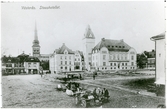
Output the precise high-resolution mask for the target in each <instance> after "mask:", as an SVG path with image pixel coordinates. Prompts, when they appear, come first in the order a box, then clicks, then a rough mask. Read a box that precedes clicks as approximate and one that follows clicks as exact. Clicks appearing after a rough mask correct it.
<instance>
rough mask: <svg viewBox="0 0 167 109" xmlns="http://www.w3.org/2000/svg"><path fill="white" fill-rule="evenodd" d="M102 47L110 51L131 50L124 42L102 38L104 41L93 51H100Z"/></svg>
mask: <svg viewBox="0 0 167 109" xmlns="http://www.w3.org/2000/svg"><path fill="white" fill-rule="evenodd" d="M102 47H106V48H107V49H108V50H109V51H129V49H130V48H131V47H130V46H129V45H128V44H126V43H125V42H124V41H123V40H111V39H105V38H102V40H101V41H100V42H99V43H98V44H97V45H96V46H95V47H94V48H93V50H100V49H101V48H102Z"/></svg>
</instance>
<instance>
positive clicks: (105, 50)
mask: <svg viewBox="0 0 167 109" xmlns="http://www.w3.org/2000/svg"><path fill="white" fill-rule="evenodd" d="M92 66H93V67H95V68H96V69H98V70H131V69H132V70H133V69H136V51H135V49H134V48H132V47H130V46H129V45H128V44H126V43H125V42H124V41H123V40H111V39H105V38H102V39H101V41H100V42H99V43H98V44H97V45H96V46H95V47H94V48H93V49H92Z"/></svg>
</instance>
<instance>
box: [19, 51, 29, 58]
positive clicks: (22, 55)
mask: <svg viewBox="0 0 167 109" xmlns="http://www.w3.org/2000/svg"><path fill="white" fill-rule="evenodd" d="M24 56H25V57H26V56H29V55H27V54H25V53H24V52H23V53H22V54H20V55H18V56H17V57H24Z"/></svg>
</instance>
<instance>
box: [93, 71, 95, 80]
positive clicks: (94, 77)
mask: <svg viewBox="0 0 167 109" xmlns="http://www.w3.org/2000/svg"><path fill="white" fill-rule="evenodd" d="M95 77H96V70H95V69H94V71H93V80H95Z"/></svg>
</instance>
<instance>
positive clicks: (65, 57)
mask: <svg viewBox="0 0 167 109" xmlns="http://www.w3.org/2000/svg"><path fill="white" fill-rule="evenodd" d="M67 58H68V56H64V59H67ZM60 59H63V56H61V57H60ZM69 60H71V56H69ZM75 61H80V58H78V59H77V58H75Z"/></svg>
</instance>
